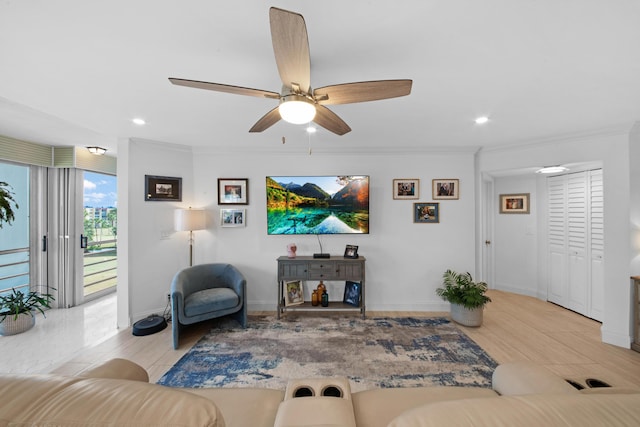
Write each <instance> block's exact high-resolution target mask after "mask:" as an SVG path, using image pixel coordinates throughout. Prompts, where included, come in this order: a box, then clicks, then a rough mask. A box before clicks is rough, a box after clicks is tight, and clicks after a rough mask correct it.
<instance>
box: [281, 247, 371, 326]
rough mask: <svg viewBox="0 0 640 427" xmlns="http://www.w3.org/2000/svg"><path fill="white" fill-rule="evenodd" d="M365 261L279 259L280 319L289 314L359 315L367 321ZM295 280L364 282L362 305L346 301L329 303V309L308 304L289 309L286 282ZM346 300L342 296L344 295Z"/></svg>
mask: <svg viewBox="0 0 640 427" xmlns="http://www.w3.org/2000/svg"><path fill="white" fill-rule="evenodd" d="M364 262H365V258H364V257H362V256H361V257H359V258H353V259H352V258H343V257H342V256H339V255H335V256H332V257H331V258H313V257H311V256H298V257H295V258H289V257H286V256H281V257H279V258H278V307H277V312H278V314H277V318H278V319H279V318H280V314H281V313H284V312H285V311H323V310H324V311H359V312H360V314H361V315H362V318H363V319H364V318H365V298H364V296H365V283H364ZM291 280H327V281H334V280H335V281H338V280H344V281H346V280H351V281H354V282H360V285H361V293H360V305H359V306H357V307H356V306H353V305H349V304H345V303H343V302H342V299H340V300H339V301H329V307H322V306H321V305H318V306H312V305H311V302H309V301H305V302H304V303H303V304H300V305H293V306H288V307H287V306H286V305H285V300H284V292H285V282H287V281H291ZM341 297H342V295H341Z"/></svg>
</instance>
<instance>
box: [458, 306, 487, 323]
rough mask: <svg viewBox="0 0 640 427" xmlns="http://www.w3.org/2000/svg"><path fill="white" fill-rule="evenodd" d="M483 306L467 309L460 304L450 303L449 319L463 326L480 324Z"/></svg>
mask: <svg viewBox="0 0 640 427" xmlns="http://www.w3.org/2000/svg"><path fill="white" fill-rule="evenodd" d="M483 312H484V307H478V308H474V309H468V308H466V307H465V306H463V305H460V304H451V320H453V321H454V322H456V323H459V324H461V325H463V326H480V325H482V313H483Z"/></svg>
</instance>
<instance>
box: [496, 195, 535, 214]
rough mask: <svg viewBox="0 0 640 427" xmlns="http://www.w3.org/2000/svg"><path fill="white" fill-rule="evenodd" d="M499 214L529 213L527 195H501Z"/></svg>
mask: <svg viewBox="0 0 640 427" xmlns="http://www.w3.org/2000/svg"><path fill="white" fill-rule="evenodd" d="M500 213H501V214H528V213H529V193H521V194H501V195H500Z"/></svg>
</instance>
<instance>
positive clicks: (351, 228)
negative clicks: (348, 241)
mask: <svg viewBox="0 0 640 427" xmlns="http://www.w3.org/2000/svg"><path fill="white" fill-rule="evenodd" d="M267 233H268V234H352V233H361V234H368V233H369V177H368V176H366V175H341V176H268V177H267Z"/></svg>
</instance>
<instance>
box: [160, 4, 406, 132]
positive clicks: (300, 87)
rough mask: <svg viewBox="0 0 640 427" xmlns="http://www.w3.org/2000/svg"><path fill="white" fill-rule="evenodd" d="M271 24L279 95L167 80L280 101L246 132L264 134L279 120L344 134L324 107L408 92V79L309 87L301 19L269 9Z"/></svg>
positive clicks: (337, 120)
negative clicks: (319, 127)
mask: <svg viewBox="0 0 640 427" xmlns="http://www.w3.org/2000/svg"><path fill="white" fill-rule="evenodd" d="M269 21H270V24H271V41H272V43H273V51H274V54H275V57H276V64H277V65H278V72H279V74H280V79H281V80H282V91H281V93H277V92H271V91H266V90H260V89H251V88H246V87H240V86H232V85H226V84H220V83H210V82H201V81H196V80H185V79H178V78H173V77H170V78H169V81H170V82H171V83H173V84H174V85H179V86H187V87H193V88H197V89H207V90H214V91H217V92H227V93H233V94H236V95H247V96H257V97H261V98H270V99H278V100H279V101H280V103H279V105H278V106H277V107H275V108H274V109H272V110H271V111H269V112H268V113H267V114H265V115H264V116H263V117H262V118H261V119H260V120H258V121H257V122H256V124H254V125H253V127H252V128H251V129H249V132H262V131H264V130H266V129H268V128H269V127H271V126H273V125H274V124H276V123H277V122H278V121H279V120H280V119H283V120H285V121H287V122H290V123H294V124H303V123H309V122H311V121H313V122H315V123H317V124H318V125H320V126H322V127H323V128H325V129H327V130H329V131H331V132H333V133H335V134H337V135H344V134H346V133H347V132H349V131H351V128H350V127H349V125H347V124H346V123H345V122H344V121H343V120H342V119H341V118H340V117H338V115H336V114H335V113H334V112H333V111H331V110H329V109H328V108H327V107H325V105H337V104H352V103H356V102H365V101H376V100H380V99H388V98H396V97H399V96H405V95H409V94H410V93H411V85H412V80H406V79H404V80H377V81H366V82H355V83H343V84H337V85H332V86H325V87H321V88H318V89H312V88H311V60H310V57H309V40H308V37H307V26H306V24H305V22H304V17H303V16H302V15H300V14H298V13H295V12H290V11H287V10H284V9H278V8H276V7H272V8H271V9H269Z"/></svg>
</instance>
